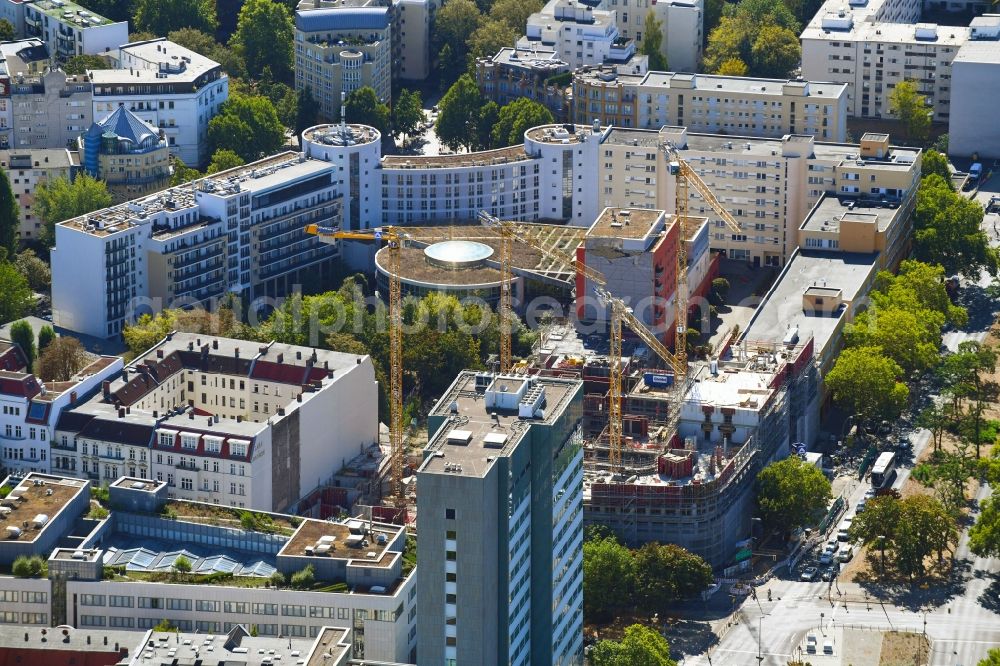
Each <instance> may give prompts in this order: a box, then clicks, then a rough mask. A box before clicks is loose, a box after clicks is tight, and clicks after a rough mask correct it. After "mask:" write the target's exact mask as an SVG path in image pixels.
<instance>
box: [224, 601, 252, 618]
mask: <svg viewBox="0 0 1000 666" xmlns="http://www.w3.org/2000/svg"><path fill="white" fill-rule="evenodd" d="M223 609H224V610H225V612H226V613H242V614H244V615H246V614H247V613H249V612H250V604H249V603H247V602H246V601H227V602H225V604H224V606H223Z"/></svg>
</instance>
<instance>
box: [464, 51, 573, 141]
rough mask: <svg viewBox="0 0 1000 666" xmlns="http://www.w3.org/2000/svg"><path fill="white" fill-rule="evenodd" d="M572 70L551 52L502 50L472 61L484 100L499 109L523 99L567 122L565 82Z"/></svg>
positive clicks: (568, 100)
mask: <svg viewBox="0 0 1000 666" xmlns="http://www.w3.org/2000/svg"><path fill="white" fill-rule="evenodd" d="M570 72H572V69H571V68H570V66H569V63H567V62H566V61H564V60H561V59H559V57H558V56H557V55H556V52H555V51H553V50H551V49H523V48H518V47H514V48H510V47H505V48H502V49H500V50H499V51H498V52H497V53H496V55H494V56H492V57H490V58H479V59H477V60H476V83H477V84H478V85H479V90H480V92H481V93H482V94H483V96H484V97H486V98H487V99H490V100H492V101H494V102H496V103H497V104H498V105H500V106H504V105H506V104H510V103H511V102H513V101H514V100H515V99H518V98H521V97H527V98H528V99H530V100H533V101H535V102H538V103H539V104H541V105H543V106H545V108H547V109H548V110H549V111H551V112H552V116H553V117H554V118H555V120H556V122H567V121H568V120H569V115H570V107H571V105H572V96H571V95H570V94H569V85H568V79H569V78H570V77H571V74H570Z"/></svg>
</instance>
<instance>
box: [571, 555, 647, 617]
mask: <svg viewBox="0 0 1000 666" xmlns="http://www.w3.org/2000/svg"><path fill="white" fill-rule="evenodd" d="M634 588H635V561H634V559H633V557H632V551H630V550H629V549H628V548H626V547H625V546H623V545H622V544H620V543H619V542H618V540H617V539H615V538H614V537H613V536H606V537H604V538H600V539H588V540H586V541H584V542H583V608H584V615H586V617H587V618H589V619H592V620H593V619H605V618H608V617H611V616H612V614H613V613H614V611H616V610H617V609H619V608H624V607H627V606H628V605H629V603H630V601H631V599H632V594H633V591H634Z"/></svg>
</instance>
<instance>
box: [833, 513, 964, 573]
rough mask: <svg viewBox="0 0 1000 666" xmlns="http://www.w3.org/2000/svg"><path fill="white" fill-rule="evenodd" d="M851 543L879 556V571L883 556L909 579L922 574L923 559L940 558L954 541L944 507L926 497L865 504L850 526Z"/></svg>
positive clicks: (952, 522) (953, 526)
mask: <svg viewBox="0 0 1000 666" xmlns="http://www.w3.org/2000/svg"><path fill="white" fill-rule="evenodd" d="M850 535H851V538H852V539H855V540H859V541H861V542H862V543H864V544H865V545H867V546H871V547H873V548H874V549H876V550H878V551H879V553H880V570H881V572H883V573H884V572H885V571H886V570H887V566H888V563H887V562H886V558H885V556H886V553H889V554H890V556H891V559H892V565H893V566H894V567H895V569H896V570H897V571H898V572H899V573H901V574H903V575H905V576H907V577H908V578H910V579H912V578H914V577H916V576H921V575H923V574H924V572H925V571H926V565H927V559H928V558H929V557H931V556H932V555H935V554H936V555H937V557H938V559H939V560H940V559H942V558H943V557H944V553H945V551H948V550H950V549H951V547H952V545H953V544H954V543H955V541H956V540H957V538H958V529H957V527H956V523H955V519H954V518H953V517H952V516H951V515H949V513H948V511H947V510H946V509H945V507H944V505H943V504H942V503H941V502H940V501H939V500H937V499H936V498H934V497H931V496H929V495H922V494H920V495H912V496H910V497H905V498H903V499H896V498H895V497H893V496H891V495H887V496H883V497H876V498H874V499H873V500H871V501H869V502H868V504H867V505H866V506H865V510H864V511H863V512H862V513H860V514H858V515H857V516H855V518H854V521H853V523H852V524H851V529H850Z"/></svg>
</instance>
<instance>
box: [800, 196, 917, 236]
mask: <svg viewBox="0 0 1000 666" xmlns="http://www.w3.org/2000/svg"><path fill="white" fill-rule="evenodd" d="M848 201H850V202H852V203H853V204H854V207H853V209H851V208H848V206H847V203H848ZM902 210H903V209H902V208H901V207H900V206H899V205H896V207H895V208H890V207H889V206H888V205H886V206H882V205H881V203H880V202H875V201H866V200H863V199H848V198H844V199H838V198H837V197H835V196H830V195H826V194H824V195H823V196H821V197H820V199H819V201H817V202H816V204H815V205H814V206H813V208H812V210H811V211H809V214H808V215H806V219H805V220H804V221H803V222H802V225H801V226H800V227H799V229H802V230H803V231H831V232H836V231H840V222H841V220H846V221H849V222H868V223H871V224H877V225H878V226H877V228H878V230H879V231H885V230H886V229H888V228H889V227H890V226H891V225H892V223H893V221H894V220H895V219H896V218H897V217H899V215H900V214H901V213H902Z"/></svg>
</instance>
